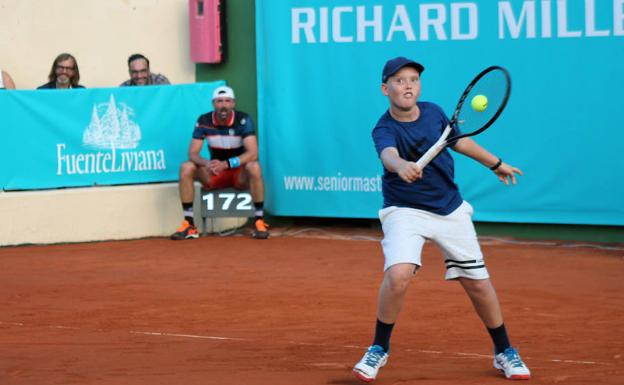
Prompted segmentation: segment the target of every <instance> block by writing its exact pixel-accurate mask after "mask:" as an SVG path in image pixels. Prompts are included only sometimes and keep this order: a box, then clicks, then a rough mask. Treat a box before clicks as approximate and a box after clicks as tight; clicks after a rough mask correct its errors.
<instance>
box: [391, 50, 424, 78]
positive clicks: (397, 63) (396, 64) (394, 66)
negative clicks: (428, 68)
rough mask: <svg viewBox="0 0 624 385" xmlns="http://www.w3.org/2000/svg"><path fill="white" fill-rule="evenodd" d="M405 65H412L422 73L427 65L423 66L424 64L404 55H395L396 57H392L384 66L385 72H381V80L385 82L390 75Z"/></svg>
mask: <svg viewBox="0 0 624 385" xmlns="http://www.w3.org/2000/svg"><path fill="white" fill-rule="evenodd" d="M403 67H412V68H414V69H415V70H416V71H418V73H419V74H421V73H422V72H423V71H424V70H425V67H423V65H422V64H420V63H417V62H415V61H413V60H410V59H408V58H405V57H403V56H399V57H395V58H394V59H390V60H388V61H387V62H386V65H385V66H384V68H383V72H382V74H381V82H382V83H385V82H386V81H387V80H388V78H389V77H390V76H392V75H394V74H395V73H397V72H399V70H400V69H401V68H403Z"/></svg>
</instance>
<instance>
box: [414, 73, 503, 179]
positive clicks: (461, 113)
mask: <svg viewBox="0 0 624 385" xmlns="http://www.w3.org/2000/svg"><path fill="white" fill-rule="evenodd" d="M510 93H511V77H510V76H509V72H507V70H506V69H505V68H503V67H500V66H491V67H488V68H486V69H484V70H483V71H481V73H479V74H478V75H477V76H476V77H475V78H474V79H473V80H472V81H471V82H470V84H468V87H466V90H465V91H464V93H463V94H462V96H461V97H460V98H459V102H458V103H457V107H456V108H455V112H454V113H453V117H452V118H451V121H450V122H449V124H448V125H447V126H446V128H445V129H444V131H443V132H442V136H440V139H438V140H437V141H436V142H435V144H434V145H433V146H431V148H429V150H427V152H425V153H424V154H423V155H422V156H421V157H420V158H419V159H418V160H417V161H416V164H417V165H418V167H420V169H421V170H422V169H423V168H425V166H427V165H428V164H429V162H431V161H432V160H433V158H435V157H436V156H437V155H438V154H439V153H440V152H441V151H442V150H443V149H444V148H445V147H446V146H448V145H449V144H452V143H455V142H457V141H458V140H460V139H461V138H466V137H468V136H474V135H477V134H480V133H482V132H483V131H485V130H486V129H487V128H488V127H490V126H491V125H492V123H494V122H495V121H496V119H498V117H499V116H500V114H501V113H502V112H503V110H504V109H505V106H506V105H507V101H508V100H509V95H510ZM475 97H476V99H475ZM484 97H485V98H484ZM484 107H485V108H484ZM454 126H458V128H461V131H462V132H465V134H461V135H456V136H453V137H450V138H449V137H448V136H449V135H450V133H451V130H452V127H454Z"/></svg>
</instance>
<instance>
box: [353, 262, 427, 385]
mask: <svg viewBox="0 0 624 385" xmlns="http://www.w3.org/2000/svg"><path fill="white" fill-rule="evenodd" d="M417 269H418V266H417V265H413V264H409V263H401V264H397V265H393V266H391V267H390V268H388V270H386V271H385V273H384V279H383V282H382V283H381V286H380V287H379V297H378V304H377V323H376V326H375V338H374V340H373V344H372V345H371V346H370V347H369V348H368V350H367V351H366V353H364V356H363V357H362V359H361V360H360V361H359V362H358V363H357V364H356V365H355V367H354V368H353V372H354V373H355V375H356V376H357V377H358V378H359V379H361V380H362V381H365V382H371V381H373V380H374V379H375V378H376V377H377V373H378V372H379V369H381V368H382V367H383V366H384V365H385V364H386V363H387V362H388V351H389V350H390V337H391V335H392V329H393V327H394V324H395V322H396V320H397V318H398V316H399V313H400V312H401V308H402V307H403V303H404V302H405V294H406V293H407V289H408V288H409V284H410V282H411V279H412V277H413V276H414V275H415V274H416V270H417Z"/></svg>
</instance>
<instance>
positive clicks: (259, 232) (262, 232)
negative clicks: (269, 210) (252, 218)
mask: <svg viewBox="0 0 624 385" xmlns="http://www.w3.org/2000/svg"><path fill="white" fill-rule="evenodd" d="M253 237H254V238H256V239H267V238H268V237H269V225H267V224H266V223H264V220H263V219H256V223H255V229H254V232H253Z"/></svg>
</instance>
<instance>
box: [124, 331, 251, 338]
mask: <svg viewBox="0 0 624 385" xmlns="http://www.w3.org/2000/svg"><path fill="white" fill-rule="evenodd" d="M130 334H144V335H148V336H167V337H183V338H201V339H206V340H229V341H252V340H250V339H247V338H235V337H217V336H199V335H195V334H178V333H161V332H137V331H132V330H131V331H130Z"/></svg>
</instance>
